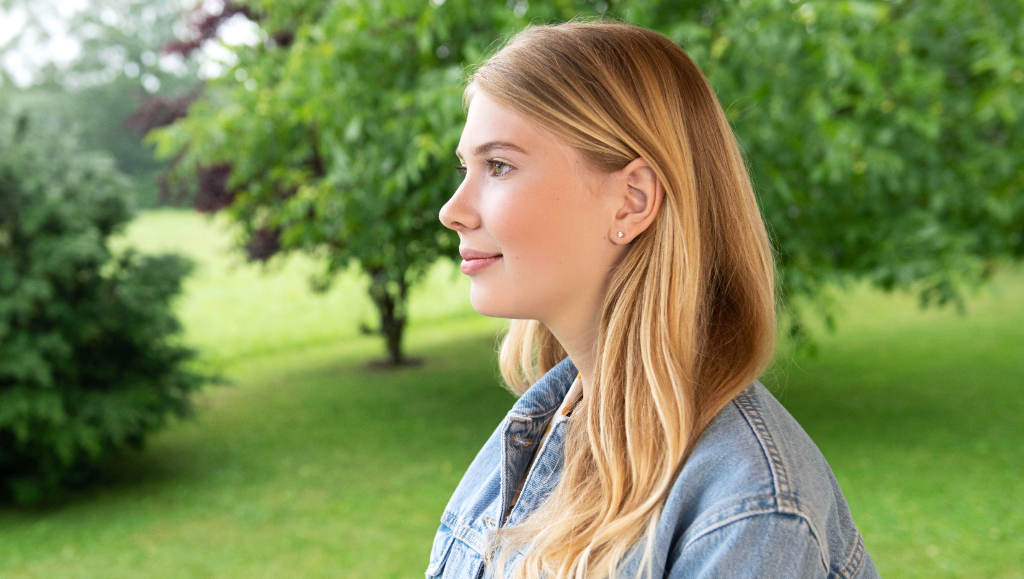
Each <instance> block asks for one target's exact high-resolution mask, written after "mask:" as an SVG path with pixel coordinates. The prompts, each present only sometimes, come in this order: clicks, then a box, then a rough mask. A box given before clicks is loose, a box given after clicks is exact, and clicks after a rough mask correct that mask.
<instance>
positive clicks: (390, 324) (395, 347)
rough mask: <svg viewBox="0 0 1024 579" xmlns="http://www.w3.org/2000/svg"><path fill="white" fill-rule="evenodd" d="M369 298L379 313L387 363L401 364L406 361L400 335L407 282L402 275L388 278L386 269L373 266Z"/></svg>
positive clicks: (403, 327) (403, 330)
mask: <svg viewBox="0 0 1024 579" xmlns="http://www.w3.org/2000/svg"><path fill="white" fill-rule="evenodd" d="M369 273H370V278H371V280H372V281H371V283H370V298H371V299H372V300H373V305H375V306H377V313H378V314H380V330H379V332H380V334H381V335H382V336H383V337H384V340H385V342H386V344H387V350H388V358H387V361H386V363H387V365H389V366H401V365H403V364H405V363H406V362H407V360H406V358H405V354H404V353H403V352H402V336H403V335H404V333H405V323H406V319H407V318H406V315H405V308H406V296H407V293H408V289H409V287H408V284H407V283H406V282H405V279H404V277H405V276H400V277H399V279H397V280H389V279H388V275H387V271H386V270H385V269H384V268H374V269H373V270H371V271H370V272H369Z"/></svg>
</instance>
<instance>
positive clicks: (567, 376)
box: [509, 357, 577, 417]
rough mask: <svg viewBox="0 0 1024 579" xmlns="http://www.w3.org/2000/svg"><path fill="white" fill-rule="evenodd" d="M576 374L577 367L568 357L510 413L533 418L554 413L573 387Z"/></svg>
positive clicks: (543, 378) (529, 391)
mask: <svg viewBox="0 0 1024 579" xmlns="http://www.w3.org/2000/svg"><path fill="white" fill-rule="evenodd" d="M576 374H577V370H576V366H574V365H573V363H572V360H570V359H569V358H568V357H566V358H565V359H564V360H562V361H561V362H559V363H558V364H555V367H554V368H552V369H551V370H549V371H548V372H547V373H546V374H544V376H542V377H541V379H540V380H537V382H535V383H534V384H533V386H530V389H529V390H527V391H526V392H524V393H523V395H522V396H521V397H520V398H519V400H518V401H517V402H516V403H515V405H514V406H512V410H511V411H510V412H509V413H510V414H518V415H521V416H525V417H532V416H543V415H545V414H550V413H552V412H554V411H555V410H557V409H558V405H559V404H561V403H562V400H563V399H564V398H565V394H566V392H568V391H569V387H571V386H572V383H573V380H575V379H576Z"/></svg>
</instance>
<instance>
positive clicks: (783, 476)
mask: <svg viewBox="0 0 1024 579" xmlns="http://www.w3.org/2000/svg"><path fill="white" fill-rule="evenodd" d="M736 402H737V404H738V406H739V407H740V409H741V410H742V411H744V414H746V415H747V416H749V417H750V422H752V425H753V426H754V429H755V430H756V431H757V434H758V436H757V438H758V440H759V441H760V442H761V447H762V449H763V450H764V452H765V453H766V454H767V455H768V459H769V462H770V463H771V464H772V478H773V479H775V481H774V482H775V484H776V490H777V491H778V493H779V500H780V501H782V502H784V503H789V504H787V505H786V506H789V507H791V508H793V509H795V510H799V509H800V504H799V503H798V502H797V500H796V496H795V495H794V493H793V489H792V487H791V486H790V483H789V473H787V472H786V466H785V465H784V464H783V463H782V456H781V455H780V454H779V449H778V447H777V446H776V445H775V440H774V439H773V438H772V435H771V433H770V432H769V431H768V427H767V426H766V425H765V422H764V418H763V417H762V416H761V413H760V412H758V410H757V407H756V406H754V402H753V400H751V399H750V397H749V396H747V395H746V394H740V395H739V396H737V397H736Z"/></svg>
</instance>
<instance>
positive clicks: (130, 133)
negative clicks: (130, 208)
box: [0, 0, 199, 207]
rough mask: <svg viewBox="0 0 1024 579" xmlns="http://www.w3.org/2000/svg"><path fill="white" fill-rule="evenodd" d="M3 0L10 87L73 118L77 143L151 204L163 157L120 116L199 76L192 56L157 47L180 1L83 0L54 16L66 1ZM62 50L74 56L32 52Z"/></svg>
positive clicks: (184, 90) (167, 36)
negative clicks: (53, 38)
mask: <svg viewBox="0 0 1024 579" xmlns="http://www.w3.org/2000/svg"><path fill="white" fill-rule="evenodd" d="M3 4H6V5H7V6H6V12H7V14H6V16H7V17H8V18H10V21H11V22H12V24H16V23H17V21H18V19H16V18H14V16H16V15H21V16H22V21H23V22H24V23H23V25H22V26H21V27H20V31H18V34H17V35H15V36H13V37H12V38H11V40H10V41H9V42H8V43H6V44H5V45H4V46H0V62H2V61H3V60H8V61H9V62H14V61H20V62H22V66H21V67H18V68H17V72H18V75H17V76H18V78H19V81H20V84H21V86H20V87H18V89H17V90H16V91H15V90H12V92H21V93H27V94H28V95H29V97H30V98H34V99H42V100H47V101H52V102H53V103H54V105H53V106H55V107H56V108H59V109H60V110H61V111H62V114H63V116H64V117H65V118H69V119H72V120H73V121H74V123H75V125H76V131H77V133H78V135H79V142H80V144H81V146H82V147H83V148H85V149H93V150H99V151H105V152H107V153H108V154H110V155H112V156H113V157H114V158H115V159H116V161H117V166H118V169H119V170H120V171H121V172H122V173H124V174H126V175H128V176H129V177H131V178H132V180H133V181H134V189H135V195H134V197H135V199H136V202H137V204H138V205H140V206H144V207H151V206H153V205H155V204H157V202H158V199H157V186H156V183H155V177H156V176H157V175H159V174H162V172H163V169H164V165H165V163H162V162H158V161H157V160H155V159H154V157H153V153H152V147H151V146H147V145H144V144H143V143H142V137H143V135H142V134H141V133H139V132H138V131H137V130H135V129H134V128H133V127H130V126H125V123H126V120H128V119H129V116H130V115H131V114H132V113H133V112H134V111H136V110H137V109H138V108H139V107H140V105H141V104H143V103H145V102H148V101H149V100H150V99H151V98H153V96H155V95H162V96H166V97H168V98H173V97H177V96H179V95H188V94H189V93H191V92H192V91H193V88H194V87H195V86H196V85H197V84H198V83H199V78H198V77H197V72H198V65H197V63H196V62H194V61H191V60H186V59H183V58H181V57H180V56H178V55H170V56H168V55H160V54H159V49H160V47H161V46H163V45H164V44H165V43H167V42H168V41H170V40H172V39H174V38H176V36H175V32H174V27H175V26H176V25H177V26H178V27H179V29H180V27H181V26H180V25H181V23H180V19H181V13H182V9H181V7H180V4H179V3H178V2H176V1H173V0H89V1H88V2H87V3H85V5H84V6H83V7H81V9H78V10H77V11H75V12H72V13H70V14H69V15H67V16H66V17H65V18H60V17H58V16H57V15H58V14H60V13H62V12H63V10H64V9H65V8H66V6H64V5H63V4H61V3H59V2H56V1H53V0H33V1H31V2H28V1H26V0H9V1H8V2H6V3H0V6H3ZM3 11H4V9H3V8H0V19H4V20H5V21H6V20H7V18H4V16H5V15H4V12H3ZM55 29H59V30H61V31H62V32H61V34H60V38H61V40H62V42H63V44H62V45H61V46H62V50H60V51H56V50H54V48H53V47H52V46H50V47H49V48H47V46H48V45H47V42H48V35H52V34H53V31H54V30H55ZM71 47H74V49H72V48H71ZM64 53H74V56H72V57H66V58H67V59H66V60H64V61H61V62H52V61H49V62H48V61H47V58H46V57H40V56H38V55H50V56H49V58H57V57H58V56H59V55H61V54H64ZM30 55H35V58H28V56H30ZM8 68H11V69H12V71H13V70H14V69H13V67H8ZM6 72H9V71H2V70H0V73H6ZM4 76H6V74H0V82H2V83H3V84H6V85H8V88H9V89H14V87H15V86H16V85H15V83H14V79H13V78H6V79H5V78H4Z"/></svg>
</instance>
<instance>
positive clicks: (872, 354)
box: [0, 211, 1024, 579]
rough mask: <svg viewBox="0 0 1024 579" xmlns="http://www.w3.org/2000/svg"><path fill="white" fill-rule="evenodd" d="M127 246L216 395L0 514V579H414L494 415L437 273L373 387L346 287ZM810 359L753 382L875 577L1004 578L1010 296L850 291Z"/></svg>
mask: <svg viewBox="0 0 1024 579" xmlns="http://www.w3.org/2000/svg"><path fill="white" fill-rule="evenodd" d="M128 238H129V239H130V240H131V242H132V243H133V244H135V245H137V246H140V247H143V248H144V249H146V250H148V251H157V250H162V249H177V250H179V251H182V252H186V253H189V254H190V255H193V256H194V257H195V258H196V259H197V261H198V262H199V269H198V270H197V272H196V275H195V276H194V277H193V279H192V280H191V281H190V282H189V283H188V284H187V287H186V291H187V293H186V295H185V296H184V297H183V299H182V300H181V301H180V302H179V304H178V311H179V312H180V315H181V318H182V320H183V322H184V324H185V326H186V331H187V340H188V341H189V342H190V343H192V344H195V345H196V346H197V347H200V348H202V349H203V351H204V359H205V360H207V361H208V362H209V363H210V364H213V365H215V366H216V367H218V368H221V369H222V370H223V371H224V372H225V373H226V374H227V375H229V376H230V377H231V379H232V384H231V385H228V386H223V387H212V388H210V389H208V390H207V391H206V393H205V394H203V395H202V396H201V400H200V412H199V415H198V416H197V418H196V419H195V420H193V421H188V422H183V423H179V424H175V425H173V426H172V427H171V428H169V429H167V430H166V431H164V432H162V433H160V434H158V435H156V436H154V437H153V438H152V439H151V440H150V444H149V445H148V447H147V449H146V450H145V451H144V452H140V453H134V454H131V455H129V456H126V457H124V458H123V459H121V460H118V461H113V462H111V463H110V465H109V466H108V467H107V468H106V470H105V480H104V483H103V484H102V485H100V486H99V487H97V488H94V489H92V490H90V491H87V492H83V493H81V494H79V495H78V496H76V497H74V499H73V500H71V501H69V502H67V503H65V504H63V505H60V506H57V507H51V508H48V509H45V510H23V509H13V508H9V507H5V508H2V509H0V578H3V579H28V578H32V579H37V578H38V579H43V578H46V579H52V578H61V579H64V578H67V579H86V578H96V579H119V578H129V577H131V578H138V577H144V578H193V577H194V578H205V577H212V578H226V579H227V578H230V579H234V578H238V579H243V578H244V579H250V578H253V579H255V578H264V577H266V578H274V579H277V578H282V579H284V578H292V577H294V578H309V579H313V578H320V577H332V578H335V577H342V578H366V579H371V578H372V579H377V578H392V577H394V578H398V577H422V571H423V569H424V568H425V566H426V560H427V555H428V553H429V550H430V542H431V540H432V538H433V533H434V530H435V529H436V527H437V522H438V518H439V516H440V513H441V510H442V509H443V507H444V504H445V503H446V501H447V499H448V497H449V495H450V493H451V491H452V490H453V489H454V487H455V485H456V484H457V483H458V480H459V478H460V477H461V474H462V471H463V470H464V469H465V467H466V466H467V465H468V464H469V462H470V461H471V460H472V458H473V456H474V455H475V454H476V451H477V450H478V449H479V447H480V445H481V444H482V443H483V441H484V440H485V439H486V437H487V436H488V435H489V434H490V432H491V430H492V429H493V428H494V426H495V425H496V424H497V423H498V421H500V420H501V418H502V416H504V414H505V412H506V411H507V410H508V407H509V406H510V405H511V404H512V402H513V399H512V397H511V395H509V394H508V393H507V392H505V391H504V390H502V389H501V388H500V387H499V386H498V385H497V379H496V368H495V356H494V354H493V352H494V345H495V337H494V335H495V332H496V330H497V329H498V328H500V327H501V324H500V322H498V321H495V320H489V319H486V318H482V317H480V316H477V315H476V314H474V313H473V312H472V310H471V308H469V306H468V303H467V300H466V295H467V292H468V284H467V283H466V280H465V279H464V278H463V277H460V276H459V275H458V273H457V270H456V269H455V268H453V267H445V266H441V267H438V268H437V269H436V270H434V271H432V272H431V274H430V276H429V278H428V280H427V281H426V283H425V284H424V285H423V286H421V287H420V288H419V289H418V290H417V292H416V294H415V295H414V296H413V303H412V306H411V309H412V315H413V319H414V323H413V325H412V327H411V328H410V331H409V336H408V349H409V352H410V353H411V354H413V355H417V356H423V357H424V358H425V360H426V362H425V364H424V365H423V366H421V367H418V368H413V369H405V370H401V371H392V372H380V371H374V370H371V369H368V367H367V366H366V364H365V362H366V360H368V359H370V358H373V357H378V356H380V355H381V353H382V350H383V346H382V344H381V343H379V341H378V340H376V339H371V338H366V337H362V336H360V335H358V332H357V331H356V326H357V324H358V323H360V322H367V323H372V320H373V310H372V308H371V306H370V305H369V303H368V301H367V300H366V298H365V297H364V296H363V287H364V283H365V280H362V279H360V278H359V276H357V275H355V274H350V275H346V276H344V277H343V278H342V279H340V280H339V283H338V284H337V286H336V287H335V288H334V289H333V290H332V291H331V292H329V293H328V294H326V295H322V296H316V295H311V294H309V293H308V292H307V291H306V289H305V287H306V286H305V281H304V276H305V275H306V274H308V273H309V272H310V271H311V268H312V266H311V264H310V263H309V262H308V261H305V260H302V259H291V260H288V261H287V262H281V263H276V264H271V266H270V267H269V268H266V271H261V269H262V268H259V267H254V266H249V265H245V264H244V263H242V262H241V260H239V259H238V258H237V257H229V256H226V254H225V248H226V247H227V245H228V244H229V237H228V236H226V235H225V234H224V233H223V228H222V227H220V225H219V224H217V223H215V222H209V221H206V220H204V219H202V218H198V217H196V216H195V215H191V214H187V213H179V212H171V211H168V212H156V213H150V214H147V215H145V216H143V217H142V218H141V219H139V220H138V221H137V222H136V223H135V224H134V226H133V228H132V229H131V231H130V232H129V233H128ZM844 304H845V308H846V313H845V315H843V316H842V317H841V319H840V324H839V330H838V332H837V333H835V334H833V335H825V336H823V337H821V338H820V342H819V352H818V355H817V356H816V357H813V358H811V357H807V356H806V355H802V354H801V355H797V356H783V357H782V358H781V361H780V362H779V363H778V364H777V365H776V366H775V367H774V368H773V369H772V370H771V372H770V373H769V374H768V376H766V377H765V379H764V382H765V383H766V385H768V386H769V388H771V389H772V390H773V391H774V392H775V393H776V395H777V396H778V397H779V399H780V400H782V401H783V403H784V404H786V406H787V407H788V408H789V409H790V410H791V412H792V413H793V414H794V415H795V416H796V417H797V419H798V420H799V421H800V422H801V424H802V425H803V426H804V428H805V429H806V430H807V431H808V432H809V433H810V434H811V436H812V437H813V438H814V439H815V441H816V442H817V443H818V445H819V446H820V447H821V449H822V451H823V452H824V453H825V456H826V457H827V458H828V459H829V462H830V463H831V464H832V466H833V469H834V470H835V472H836V476H837V477H838V479H839V482H840V484H841V485H842V487H843V490H844V492H845V493H846V496H847V498H848V499H849V501H850V504H851V508H852V509H853V513H854V518H855V519H856V521H857V523H858V526H859V527H860V529H861V531H862V533H863V534H864V536H865V541H866V543H867V546H868V549H869V552H870V553H871V555H872V557H873V558H874V560H875V563H876V565H877V566H878V568H879V570H880V571H881V573H882V575H883V576H884V577H922V578H923V577H929V578H932V577H972V578H973V577H977V578H982V577H984V578H1010V577H1018V578H1024V436H1022V435H1021V432H1022V431H1024V402H1022V399H1021V396H1020V392H1021V385H1022V382H1024V327H1022V322H1024V274H1021V273H1020V272H1011V273H1006V274H1003V275H1001V276H999V277H997V279H996V280H995V282H994V284H993V285H992V286H990V287H989V288H987V289H986V290H984V291H983V292H981V293H979V294H978V295H977V296H975V297H974V298H972V299H971V300H970V301H969V303H968V310H969V313H968V315H967V316H959V315H957V314H956V313H955V312H953V311H945V310H943V311H935V310H930V311H924V312H922V311H920V310H918V309H917V308H916V307H915V305H914V300H913V298H910V297H905V296H885V295H880V294H878V293H875V292H871V291H868V290H865V289H857V290H855V291H853V292H851V293H850V295H849V296H848V298H847V299H845V300H844Z"/></svg>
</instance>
